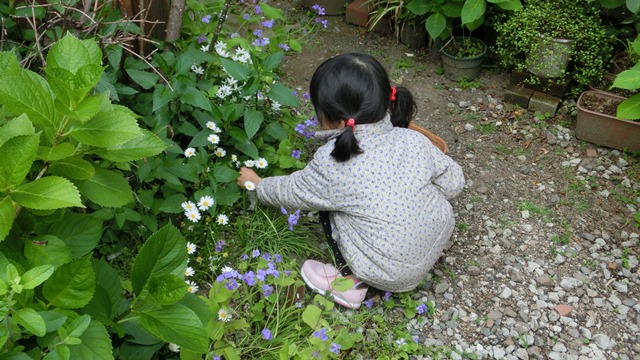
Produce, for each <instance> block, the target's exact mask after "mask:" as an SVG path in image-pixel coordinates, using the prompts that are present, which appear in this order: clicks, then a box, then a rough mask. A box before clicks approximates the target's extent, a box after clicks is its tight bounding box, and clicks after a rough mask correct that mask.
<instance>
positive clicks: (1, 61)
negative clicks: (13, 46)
mask: <svg viewBox="0 0 640 360" xmlns="http://www.w3.org/2000/svg"><path fill="white" fill-rule="evenodd" d="M20 69H21V68H20V64H19V63H18V59H17V58H16V54H15V53H14V52H12V51H4V52H0V77H3V76H10V75H17V74H18V73H19V72H20Z"/></svg>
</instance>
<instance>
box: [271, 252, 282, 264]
mask: <svg viewBox="0 0 640 360" xmlns="http://www.w3.org/2000/svg"><path fill="white" fill-rule="evenodd" d="M273 260H275V262H277V263H279V262H282V256H280V254H273Z"/></svg>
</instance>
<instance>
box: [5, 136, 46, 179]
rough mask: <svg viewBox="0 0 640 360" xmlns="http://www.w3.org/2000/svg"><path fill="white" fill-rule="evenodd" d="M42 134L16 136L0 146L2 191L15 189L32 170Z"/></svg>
mask: <svg viewBox="0 0 640 360" xmlns="http://www.w3.org/2000/svg"><path fill="white" fill-rule="evenodd" d="M39 143H40V134H36V135H21V136H15V137H13V138H11V139H9V140H7V141H6V142H5V143H4V144H3V145H2V146H0V154H5V155H4V156H0V190H2V189H6V188H9V187H14V186H17V185H19V184H20V183H22V181H23V180H24V179H25V177H26V176H27V173H29V170H31V164H32V163H33V160H34V159H35V158H36V153H37V152H38V144H39Z"/></svg>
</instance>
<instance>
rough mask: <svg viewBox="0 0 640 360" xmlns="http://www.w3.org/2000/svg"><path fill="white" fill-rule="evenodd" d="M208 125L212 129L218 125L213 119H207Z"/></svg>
mask: <svg viewBox="0 0 640 360" xmlns="http://www.w3.org/2000/svg"><path fill="white" fill-rule="evenodd" d="M207 127H208V128H209V129H211V130H213V129H215V128H217V127H218V126H217V125H216V123H214V122H213V121H207Z"/></svg>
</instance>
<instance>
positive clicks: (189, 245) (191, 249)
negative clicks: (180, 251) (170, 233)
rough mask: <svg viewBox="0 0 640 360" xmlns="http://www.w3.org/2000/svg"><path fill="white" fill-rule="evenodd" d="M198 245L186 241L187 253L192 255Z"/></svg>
mask: <svg viewBox="0 0 640 360" xmlns="http://www.w3.org/2000/svg"><path fill="white" fill-rule="evenodd" d="M197 248H198V247H197V246H196V244H194V243H190V242H187V254H189V255H193V254H195V253H196V249H197Z"/></svg>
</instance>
